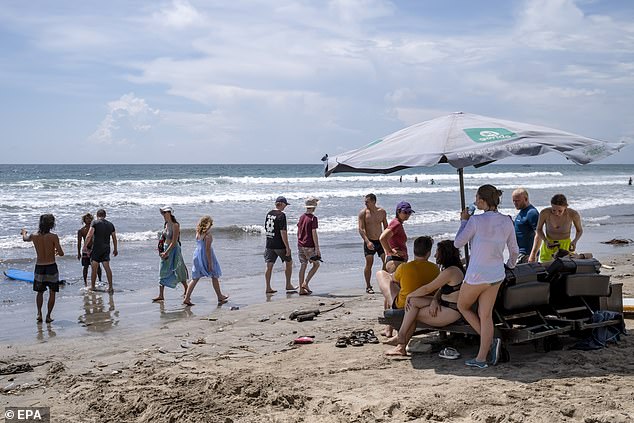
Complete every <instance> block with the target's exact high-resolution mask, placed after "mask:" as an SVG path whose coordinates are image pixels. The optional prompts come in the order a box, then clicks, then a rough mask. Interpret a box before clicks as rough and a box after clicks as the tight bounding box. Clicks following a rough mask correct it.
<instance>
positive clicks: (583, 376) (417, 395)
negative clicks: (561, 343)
mask: <svg viewBox="0 0 634 423" xmlns="http://www.w3.org/2000/svg"><path fill="white" fill-rule="evenodd" d="M602 262H603V263H604V264H606V265H609V266H613V267H614V269H613V270H606V269H603V270H602V273H605V274H610V275H611V276H612V281H613V282H621V283H623V284H624V289H623V291H624V294H625V295H628V296H634V264H633V263H634V256H632V255H629V254H628V255H620V256H614V258H611V259H608V260H603V261H602ZM332 277H335V278H341V279H340V281H341V286H342V287H347V286H349V285H350V284H349V283H348V281H347V278H348V277H352V276H351V275H347V274H341V275H333V276H332ZM315 282H317V280H316V281H315ZM257 286H258V288H261V285H257ZM316 288H317V289H316ZM198 289H200V288H197V290H198ZM313 289H314V290H315V293H316V294H318V295H313V296H306V297H299V296H294V297H291V298H286V295H285V294H283V293H282V294H276V298H275V300H274V301H271V302H269V303H262V304H256V305H250V306H248V307H241V308H240V309H239V310H233V311H231V310H227V309H221V310H217V309H212V306H211V303H209V302H208V303H207V304H206V305H205V304H200V305H196V306H195V307H193V308H192V312H193V313H194V314H192V315H190V316H187V317H186V318H185V316H182V315H179V314H178V313H179V311H178V310H179V306H178V305H177V296H176V295H173V296H171V297H169V298H168V302H167V303H166V304H165V307H166V312H172V313H174V314H173V315H171V316H170V317H164V318H160V317H159V318H151V319H150V320H153V322H152V323H148V324H146V325H144V326H143V327H142V328H136V329H135V328H124V327H122V324H123V320H122V319H120V323H119V324H118V327H114V328H111V329H109V330H99V329H98V328H99V327H102V326H101V325H106V326H108V325H112V324H111V322H108V321H107V320H112V315H109V314H107V312H106V311H105V308H107V307H108V305H107V301H106V303H105V304H103V307H104V311H103V313H106V314H105V315H101V316H99V315H97V316H96V318H95V320H94V322H93V324H92V326H94V328H95V330H94V331H91V332H90V334H89V335H90V336H85V335H86V333H87V327H83V332H82V334H78V335H76V336H75V335H68V332H66V331H65V330H58V332H59V333H58V335H57V336H51V335H50V334H48V333H47V328H46V325H43V327H42V335H41V340H38V339H37V338H30V339H22V340H19V341H16V342H12V341H3V342H0V369H5V372H6V371H7V369H8V368H9V366H11V365H22V368H24V369H28V367H26V365H27V364H28V365H29V366H30V367H31V368H32V370H31V371H26V372H20V373H12V374H5V375H0V389H3V390H4V391H5V392H4V393H3V394H2V395H1V396H0V402H1V403H2V405H3V406H14V405H41V406H51V407H52V420H51V421H53V422H62V421H63V422H93V421H94V422H122V421H124V422H145V421H156V422H168V421H174V422H175V421H178V422H200V421H205V422H263V421H264V422H274V421H275V422H296V421H304V422H349V421H356V422H375V421H421V422H426V421H436V422H437V421H447V422H584V423H594V422H597V423H599V422H601V423H603V422H605V423H608V422H610V423H611V422H629V421H632V420H633V419H634V401H632V400H633V399H634V361H633V360H632V357H633V356H634V342H633V341H632V340H631V339H630V337H627V336H626V337H623V338H622V340H621V341H620V342H619V343H618V344H617V345H611V346H610V347H609V348H605V349H602V350H598V351H577V350H567V349H566V348H564V349H563V350H561V351H551V352H549V353H541V352H537V351H535V349H534V348H533V346H532V345H530V344H527V345H516V346H511V347H510V354H511V361H510V362H509V363H504V364H500V365H498V366H496V367H492V368H488V369H484V370H479V369H471V368H466V367H465V366H464V364H463V360H455V361H450V360H443V359H441V358H439V357H438V356H437V353H436V352H435V351H437V349H438V348H439V347H440V346H442V345H448V343H451V345H452V346H455V347H456V348H458V349H459V350H460V352H461V353H462V355H463V357H467V358H468V357H471V356H473V355H474V354H475V351H476V346H475V345H473V344H472V343H469V342H466V341H465V340H464V339H460V338H451V339H450V340H441V339H440V338H439V337H437V336H436V335H434V334H430V335H424V336H421V337H420V339H421V341H420V342H423V343H427V344H431V350H432V352H429V353H422V354H415V355H413V356H412V357H411V358H409V359H404V360H394V359H388V358H386V357H385V356H384V354H383V353H384V352H385V351H386V350H387V349H388V348H390V347H386V346H383V345H380V344H378V345H373V344H365V345H363V346H362V347H352V346H348V347H347V348H336V347H335V346H334V344H335V341H336V339H337V337H338V336H341V335H347V334H349V333H350V331H352V330H356V329H370V328H372V329H373V330H374V331H375V332H376V333H377V334H378V333H379V332H380V330H381V326H380V325H379V324H378V323H377V317H378V316H379V315H380V314H381V309H382V303H383V301H382V298H381V297H380V295H367V294H364V293H361V288H360V287H359V288H354V289H352V288H346V289H340V290H332V291H331V293H325V292H322V293H321V294H319V289H318V284H315V286H314V287H313ZM204 291H205V292H206V293H207V291H209V292H208V294H209V295H212V293H211V287H206V288H205V289H204ZM115 301H117V296H116V295H115ZM194 302H196V301H194ZM341 303H343V306H341V307H338V308H336V309H334V310H332V311H329V312H324V313H322V314H320V315H319V316H318V317H317V318H316V319H315V320H313V321H307V322H301V323H300V322H296V321H293V320H289V319H288V316H289V314H290V313H291V312H292V311H293V310H294V309H297V308H301V309H307V308H320V309H322V310H325V309H329V308H333V307H337V306H339V305H340V304H341ZM157 307H159V306H157ZM197 308H198V309H197ZM121 312H122V313H123V310H121ZM158 315H159V316H160V315H161V314H160V312H159V313H158ZM172 317H173V318H172ZM100 319H101V320H100ZM62 320H63V319H62ZM157 321H158V323H156V322H157ZM627 325H628V327H630V328H631V327H633V325H634V321H633V320H627ZM35 327H36V325H35V323H33V328H35ZM34 330H35V329H34ZM302 335H310V336H314V337H315V338H314V339H315V343H313V344H309V345H293V344H292V341H293V339H295V338H297V337H298V336H302ZM569 345H570V343H568V344H566V346H569ZM13 369H14V370H15V367H14V368H13Z"/></svg>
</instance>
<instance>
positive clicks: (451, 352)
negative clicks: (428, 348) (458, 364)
mask: <svg viewBox="0 0 634 423" xmlns="http://www.w3.org/2000/svg"><path fill="white" fill-rule="evenodd" d="M438 357H440V358H446V359H447V360H457V359H459V358H460V353H459V352H458V350H457V349H455V348H452V347H447V348H443V349H442V351H440V352H439V353H438Z"/></svg>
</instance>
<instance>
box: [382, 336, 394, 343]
mask: <svg viewBox="0 0 634 423" xmlns="http://www.w3.org/2000/svg"><path fill="white" fill-rule="evenodd" d="M383 343H384V344H385V345H398V336H393V337H391V338H390V339H386V340H385V341H383Z"/></svg>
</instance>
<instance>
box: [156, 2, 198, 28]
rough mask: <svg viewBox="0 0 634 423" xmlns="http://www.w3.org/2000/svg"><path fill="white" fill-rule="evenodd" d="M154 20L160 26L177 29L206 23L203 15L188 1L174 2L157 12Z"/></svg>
mask: <svg viewBox="0 0 634 423" xmlns="http://www.w3.org/2000/svg"><path fill="white" fill-rule="evenodd" d="M152 20H153V21H154V22H155V23H156V24H158V25H161V26H167V27H172V28H175V29H185V28H189V27H192V26H199V25H203V24H204V23H205V17H204V16H203V14H201V13H200V12H199V11H198V10H197V9H196V8H194V7H193V6H192V5H191V4H190V3H189V2H188V1H187V0H173V1H172V3H171V4H170V5H169V6H166V7H164V8H162V9H161V10H159V11H158V12H155V13H154V14H153V15H152Z"/></svg>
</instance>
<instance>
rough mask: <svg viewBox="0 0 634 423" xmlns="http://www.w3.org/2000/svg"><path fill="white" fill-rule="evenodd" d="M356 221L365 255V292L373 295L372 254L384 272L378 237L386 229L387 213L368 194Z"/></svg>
mask: <svg viewBox="0 0 634 423" xmlns="http://www.w3.org/2000/svg"><path fill="white" fill-rule="evenodd" d="M358 221H359V235H361V238H362V239H363V252H364V254H365V268H364V269H363V276H364V277H365V292H367V293H368V294H374V289H373V288H372V285H371V284H370V278H371V276H372V265H373V264H374V254H376V255H377V256H379V258H380V259H381V266H382V269H383V270H385V251H383V246H381V242H380V241H379V237H380V236H381V233H383V230H384V229H386V228H387V213H386V212H385V210H384V209H383V208H381V207H378V206H377V205H376V195H374V194H372V193H370V194H368V195H366V196H365V207H364V208H363V209H361V211H360V212H359V216H358Z"/></svg>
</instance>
